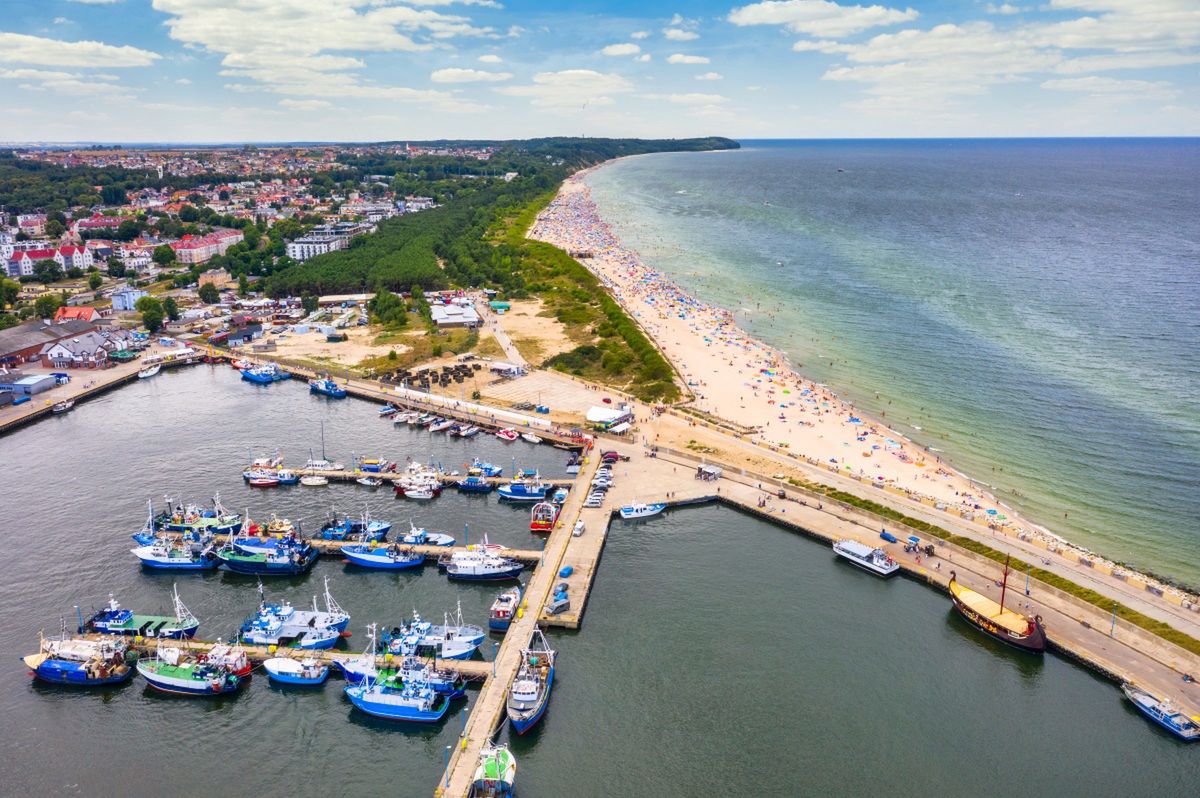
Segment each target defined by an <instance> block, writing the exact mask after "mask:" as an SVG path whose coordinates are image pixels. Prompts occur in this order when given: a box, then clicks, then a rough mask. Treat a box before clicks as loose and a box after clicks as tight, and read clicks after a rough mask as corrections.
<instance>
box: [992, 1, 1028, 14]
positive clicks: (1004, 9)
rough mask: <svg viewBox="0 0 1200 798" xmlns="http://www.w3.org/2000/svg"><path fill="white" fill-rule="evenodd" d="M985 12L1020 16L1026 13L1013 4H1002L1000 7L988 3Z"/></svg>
mask: <svg viewBox="0 0 1200 798" xmlns="http://www.w3.org/2000/svg"><path fill="white" fill-rule="evenodd" d="M984 10H985V11H987V12H988V13H989V14H1020V13H1021V12H1022V11H1024V9H1023V8H1021V7H1020V6H1014V5H1013V4H1012V3H1001V4H1000V5H996V4H995V3H988V4H987V6H986V7H985V8H984Z"/></svg>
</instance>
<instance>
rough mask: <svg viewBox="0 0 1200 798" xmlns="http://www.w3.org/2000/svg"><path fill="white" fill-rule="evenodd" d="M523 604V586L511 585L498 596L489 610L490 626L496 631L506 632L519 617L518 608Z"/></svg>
mask: <svg viewBox="0 0 1200 798" xmlns="http://www.w3.org/2000/svg"><path fill="white" fill-rule="evenodd" d="M520 605H521V586H520V585H517V586H515V587H510V588H509V589H508V590H505V591H503V592H502V593H500V595H498V596H496V600H495V601H493V602H492V607H491V609H490V610H489V611H488V628H489V629H491V630H492V631H495V632H504V631H507V630H508V627H509V626H510V625H511V624H512V622H513V619H514V618H516V617H517V608H518V607H519V606H520Z"/></svg>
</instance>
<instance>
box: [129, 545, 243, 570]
mask: <svg viewBox="0 0 1200 798" xmlns="http://www.w3.org/2000/svg"><path fill="white" fill-rule="evenodd" d="M129 553H130V554H132V555H133V556H134V557H137V558H138V560H140V561H141V563H142V567H143V568H146V569H148V570H151V571H212V570H215V569H216V568H217V567H218V566H219V565H220V564H221V561H220V559H218V558H217V553H216V551H215V550H214V549H213V545H212V543H195V542H188V541H181V540H168V539H167V538H159V539H157V540H156V541H155V542H154V543H151V544H149V545H145V546H136V547H134V548H132V549H130V550H129Z"/></svg>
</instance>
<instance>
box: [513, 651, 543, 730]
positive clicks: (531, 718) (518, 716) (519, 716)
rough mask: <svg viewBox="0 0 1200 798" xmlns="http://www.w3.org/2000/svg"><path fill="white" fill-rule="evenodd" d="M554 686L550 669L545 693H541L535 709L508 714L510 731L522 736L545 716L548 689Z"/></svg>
mask: <svg viewBox="0 0 1200 798" xmlns="http://www.w3.org/2000/svg"><path fill="white" fill-rule="evenodd" d="M553 686H554V668H553V667H551V668H550V671H549V673H547V674H546V691H545V692H544V693H542V700H541V701H539V702H538V705H537V708H536V709H534V710H533V711H532V712H522V713H514V712H511V711H510V712H509V713H508V722H509V725H511V726H512V730H513V731H515V732H516V733H517V734H524V733H525V732H527V731H529V730H530V729H532V728H533V727H534V726H536V725H537V724H538V721H540V720H541V719H542V716H543V715H545V714H546V705H547V704H549V703H550V689H551V688H552V687H553Z"/></svg>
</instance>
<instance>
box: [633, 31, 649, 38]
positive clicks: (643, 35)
mask: <svg viewBox="0 0 1200 798" xmlns="http://www.w3.org/2000/svg"><path fill="white" fill-rule="evenodd" d="M649 35H650V31H645V30H635V31H634V32H633V33H631V34H629V38H631V39H636V40H641V39H645V38H647V37H648V36H649Z"/></svg>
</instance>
